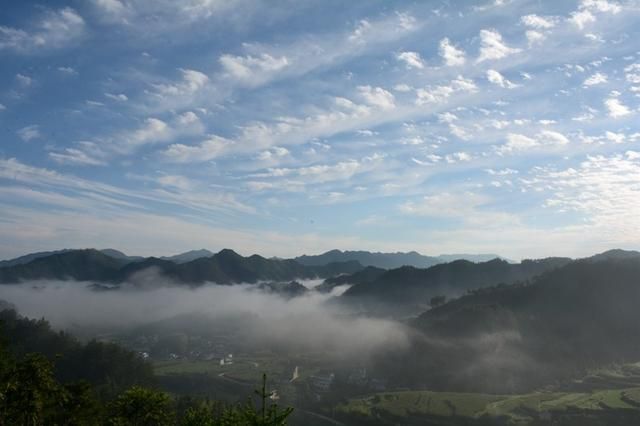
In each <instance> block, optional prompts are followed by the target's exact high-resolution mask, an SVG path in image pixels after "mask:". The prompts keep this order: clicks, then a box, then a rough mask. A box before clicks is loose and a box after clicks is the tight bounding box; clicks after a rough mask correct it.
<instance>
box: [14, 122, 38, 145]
mask: <svg viewBox="0 0 640 426" xmlns="http://www.w3.org/2000/svg"><path fill="white" fill-rule="evenodd" d="M16 134H17V135H18V137H19V138H20V139H22V140H23V141H25V142H30V141H32V140H34V139H39V138H41V137H42V134H41V133H40V126H38V125H37V124H32V125H30V126H26V127H23V128H22V129H20V130H18V131H17V132H16Z"/></svg>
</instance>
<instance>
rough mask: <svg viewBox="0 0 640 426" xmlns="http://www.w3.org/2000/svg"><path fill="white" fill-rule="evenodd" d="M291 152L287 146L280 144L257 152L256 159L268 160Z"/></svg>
mask: <svg viewBox="0 0 640 426" xmlns="http://www.w3.org/2000/svg"><path fill="white" fill-rule="evenodd" d="M289 154H291V153H290V152H289V150H288V149H287V148H283V147H281V146H274V147H273V148H271V149H269V150H267V151H262V152H261V153H260V154H258V157H257V158H258V160H260V161H268V160H272V159H276V158H283V157H286V156H288V155H289Z"/></svg>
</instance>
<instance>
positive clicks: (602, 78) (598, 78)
mask: <svg viewBox="0 0 640 426" xmlns="http://www.w3.org/2000/svg"><path fill="white" fill-rule="evenodd" d="M606 82H607V76H606V75H605V74H603V73H601V72H597V73H595V74H593V75H592V76H590V77H589V78H587V79H586V80H585V81H584V83H582V85H583V86H595V85H597V84H603V83H606Z"/></svg>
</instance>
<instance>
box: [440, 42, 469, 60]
mask: <svg viewBox="0 0 640 426" xmlns="http://www.w3.org/2000/svg"><path fill="white" fill-rule="evenodd" d="M438 53H439V54H440V56H441V57H442V59H444V63H445V64H447V65H448V66H459V65H464V62H465V53H464V51H463V50H461V49H458V48H457V47H456V46H455V45H453V44H452V43H451V42H450V41H449V39H448V38H446V37H445V38H443V39H442V40H440V46H439V50H438Z"/></svg>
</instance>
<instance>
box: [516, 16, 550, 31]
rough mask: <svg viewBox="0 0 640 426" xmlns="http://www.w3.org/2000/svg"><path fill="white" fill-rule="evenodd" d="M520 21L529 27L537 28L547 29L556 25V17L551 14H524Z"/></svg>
mask: <svg viewBox="0 0 640 426" xmlns="http://www.w3.org/2000/svg"><path fill="white" fill-rule="evenodd" d="M520 21H521V22H522V23H523V24H524V25H526V26H527V27H529V28H535V29H537V30H548V29H551V28H553V27H555V26H556V22H557V18H555V17H553V16H540V15H535V14H531V15H525V16H522V17H521V18H520Z"/></svg>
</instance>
